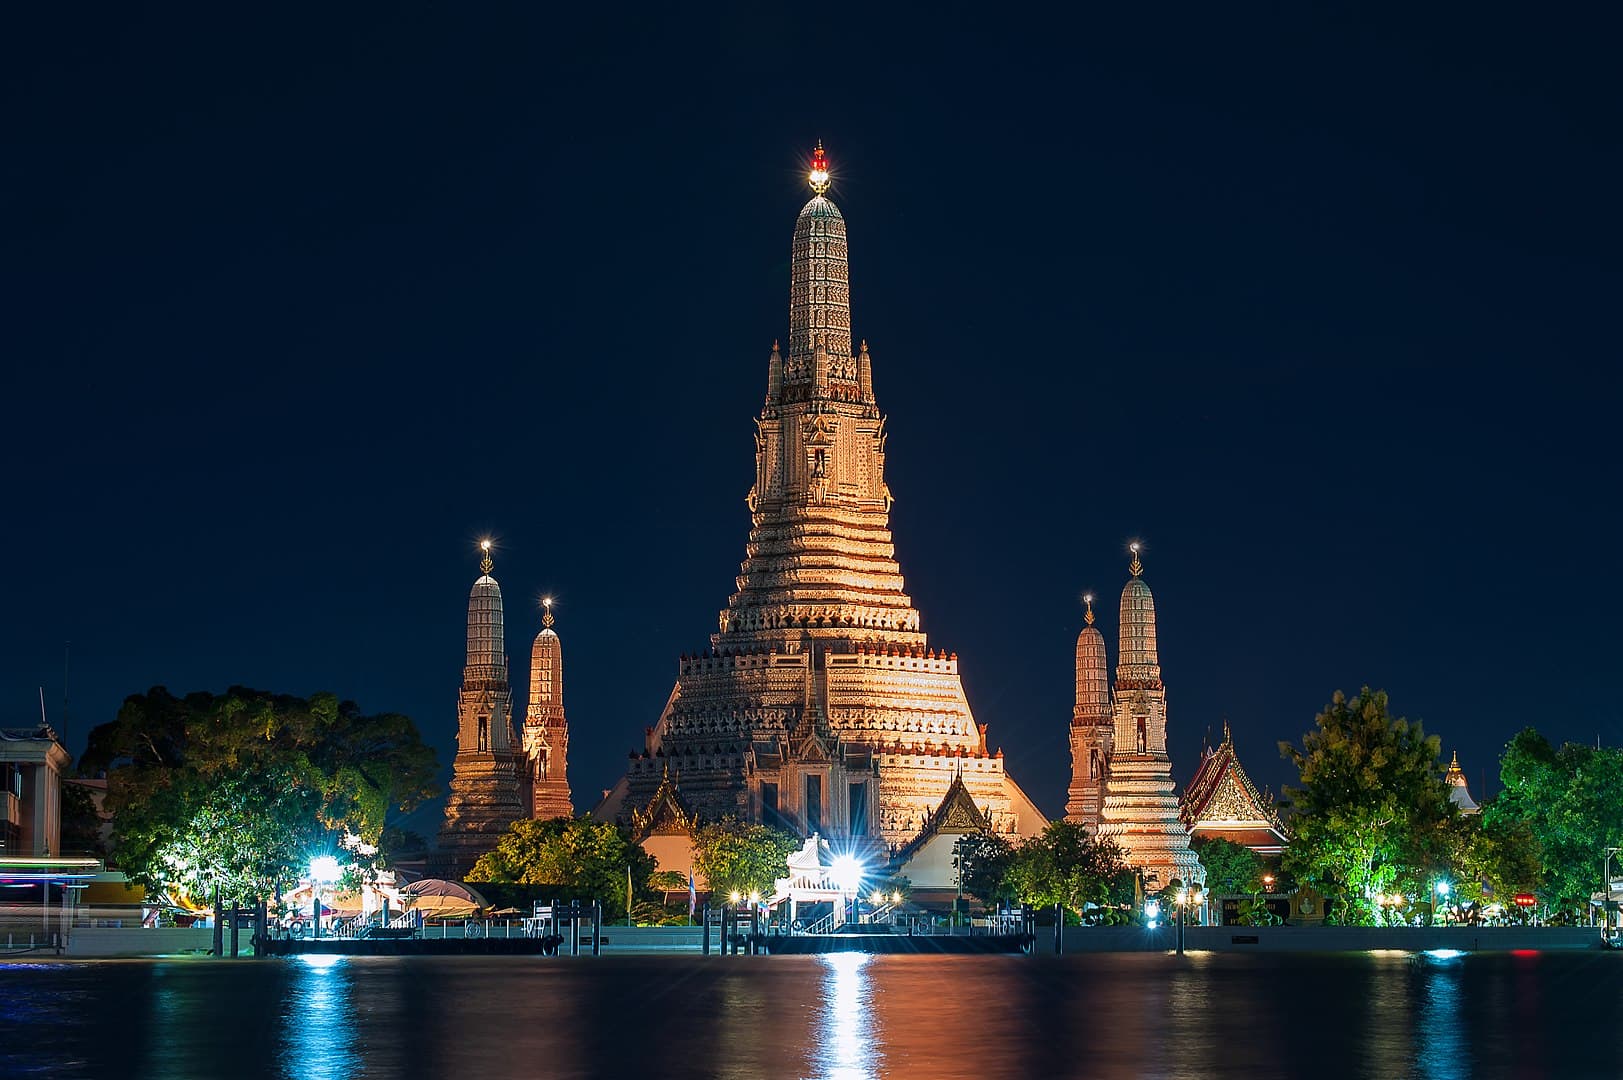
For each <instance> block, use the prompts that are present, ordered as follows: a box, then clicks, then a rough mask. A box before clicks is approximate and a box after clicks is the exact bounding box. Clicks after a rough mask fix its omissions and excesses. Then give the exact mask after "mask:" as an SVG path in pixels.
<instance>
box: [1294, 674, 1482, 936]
mask: <svg viewBox="0 0 1623 1080" xmlns="http://www.w3.org/2000/svg"><path fill="white" fill-rule="evenodd" d="M1279 749H1280V753H1281V754H1282V755H1283V756H1284V757H1286V758H1287V759H1289V760H1290V761H1291V762H1292V763H1293V764H1294V765H1295V766H1296V768H1297V770H1298V772H1299V774H1300V776H1301V786H1300V787H1295V788H1286V789H1285V793H1284V794H1285V797H1286V800H1287V801H1288V803H1289V804H1290V806H1291V807H1292V808H1293V809H1294V810H1295V815H1294V816H1293V817H1292V819H1291V828H1292V832H1293V834H1294V835H1293V838H1292V840H1291V845H1290V847H1289V848H1288V849H1287V850H1286V853H1285V861H1284V865H1285V869H1286V870H1288V871H1290V872H1291V873H1293V874H1295V875H1296V876H1297V877H1298V878H1300V879H1301V880H1303V881H1307V882H1313V883H1316V884H1319V885H1320V886H1321V887H1323V888H1324V890H1325V892H1326V893H1339V894H1341V897H1342V901H1343V903H1344V904H1345V906H1346V910H1345V911H1344V913H1343V918H1344V919H1345V920H1346V921H1348V922H1371V921H1374V920H1375V919H1376V918H1377V908H1376V905H1375V903H1374V898H1375V897H1376V896H1377V895H1378V894H1380V893H1388V892H1395V891H1404V892H1407V893H1409V894H1411V895H1418V894H1421V893H1423V892H1424V891H1425V889H1426V888H1427V887H1428V886H1427V883H1428V880H1429V876H1430V875H1431V874H1433V873H1435V872H1436V871H1437V870H1439V869H1440V868H1442V867H1443V866H1445V865H1446V863H1447V859H1448V855H1449V851H1450V847H1451V843H1450V837H1449V830H1450V828H1451V826H1452V825H1453V823H1454V821H1455V820H1456V818H1457V817H1458V811H1457V810H1456V808H1455V806H1454V804H1453V803H1451V802H1450V801H1449V799H1448V788H1447V785H1446V784H1445V783H1444V782H1443V771H1444V770H1443V766H1442V763H1441V761H1440V760H1439V756H1438V755H1439V752H1440V750H1441V746H1440V744H1439V742H1438V740H1437V737H1436V736H1428V735H1426V733H1425V731H1424V730H1423V728H1422V727H1421V725H1420V723H1419V721H1413V722H1411V721H1409V720H1406V719H1404V718H1402V717H1393V716H1391V715H1390V714H1389V713H1388V711H1387V698H1386V694H1385V692H1383V691H1371V690H1370V689H1369V688H1368V687H1365V688H1364V689H1363V691H1362V692H1361V693H1360V694H1359V695H1358V696H1357V697H1354V698H1352V699H1350V700H1349V699H1348V698H1347V696H1346V695H1345V694H1343V693H1342V692H1341V691H1339V690H1338V691H1336V694H1335V697H1334V698H1333V699H1332V700H1331V702H1330V704H1329V705H1328V706H1326V707H1325V709H1324V711H1323V712H1321V713H1320V714H1319V715H1318V718H1317V729H1316V730H1314V731H1310V732H1308V733H1307V734H1306V735H1305V736H1303V738H1302V747H1301V749H1297V748H1296V747H1295V746H1293V745H1291V744H1290V743H1288V742H1282V743H1280V744H1279Z"/></svg>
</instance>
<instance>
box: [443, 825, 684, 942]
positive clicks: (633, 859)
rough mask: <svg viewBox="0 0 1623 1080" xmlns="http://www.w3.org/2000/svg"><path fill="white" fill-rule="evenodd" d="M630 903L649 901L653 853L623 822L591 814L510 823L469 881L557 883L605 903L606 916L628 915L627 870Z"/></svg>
mask: <svg viewBox="0 0 1623 1080" xmlns="http://www.w3.org/2000/svg"><path fill="white" fill-rule="evenodd" d="M628 868H629V869H630V871H631V881H632V884H633V886H634V888H633V897H632V903H633V906H635V904H636V901H637V900H638V899H643V900H647V899H651V898H652V896H653V894H652V891H651V890H650V889H649V887H648V880H649V878H650V877H651V876H652V875H653V873H654V871H655V869H656V868H657V863H656V861H655V859H654V857H653V856H652V855H650V854H648V853H647V852H646V851H644V850H643V849H642V845H641V844H638V843H636V842H634V841H633V840H632V839H631V834H630V832H629V831H628V830H627V829H625V828H623V827H620V826H617V825H610V824H608V823H606V822H600V821H593V820H591V819H590V818H565V817H558V818H547V819H545V820H535V819H531V818H525V819H523V820H521V821H515V822H514V823H513V824H512V825H509V826H508V828H507V831H506V832H504V833H502V835H501V839H500V840H498V841H497V842H496V847H495V848H494V849H493V850H491V851H487V852H486V853H485V854H483V855H481V856H479V861H478V862H476V863H474V864H473V869H472V870H470V871H469V872H468V874H467V877H466V878H465V880H467V881H470V882H474V883H475V884H478V883H481V882H494V883H496V884H498V885H510V884H520V885H553V886H557V887H558V888H559V889H561V890H568V891H569V892H570V893H571V894H572V895H575V896H589V897H591V898H594V899H596V900H597V901H598V902H599V903H601V904H602V905H603V917H604V918H605V919H610V920H614V919H623V918H625V915H626V870H627V869H628Z"/></svg>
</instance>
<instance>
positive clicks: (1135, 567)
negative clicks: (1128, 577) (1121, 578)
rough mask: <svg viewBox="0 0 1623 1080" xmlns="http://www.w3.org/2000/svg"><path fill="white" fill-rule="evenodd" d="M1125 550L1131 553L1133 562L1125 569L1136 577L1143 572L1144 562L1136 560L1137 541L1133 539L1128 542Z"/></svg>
mask: <svg viewBox="0 0 1623 1080" xmlns="http://www.w3.org/2000/svg"><path fill="white" fill-rule="evenodd" d="M1127 550H1128V551H1131V552H1132V553H1133V563H1132V565H1131V566H1129V567H1128V568H1127V569H1129V570H1131V571H1132V572H1133V576H1134V577H1138V576H1140V575H1141V574H1143V573H1144V564H1143V563H1141V562H1139V561H1138V541H1137V540H1134V541H1133V542H1132V543H1131V544H1128V545H1127Z"/></svg>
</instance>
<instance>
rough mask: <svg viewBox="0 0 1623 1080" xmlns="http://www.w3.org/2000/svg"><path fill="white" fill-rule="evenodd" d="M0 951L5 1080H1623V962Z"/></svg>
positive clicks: (1617, 958) (1478, 957)
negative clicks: (146, 956)
mask: <svg viewBox="0 0 1623 1080" xmlns="http://www.w3.org/2000/svg"><path fill="white" fill-rule="evenodd" d="M323 959H325V960H326V961H327V962H325V963H316V962H312V961H310V960H266V961H251V960H243V961H237V962H234V963H233V962H221V961H210V960H205V959H186V960H174V961H162V960H126V961H103V962H91V961H82V962H77V963H37V964H36V963H0V1077H7V1078H11V1077H22V1076H50V1077H81V1076H90V1077H120V1078H124V1077H243V1076H250V1077H251V1076H280V1077H297V1078H300V1080H323V1078H327V1077H351V1076H368V1077H394V1076H400V1077H406V1076H410V1077H423V1078H439V1077H465V1078H477V1080H487V1078H491V1077H504V1076H536V1077H575V1076H623V1077H664V1076H670V1077H757V1076H759V1077H842V1078H845V1077H849V1078H861V1077H930V1078H935V1077H942V1078H950V1077H975V1078H986V1077H1004V1076H1009V1077H1063V1076H1078V1077H1082V1076H1086V1077H1116V1076H1121V1077H1137V1076H1168V1077H1200V1078H1212V1077H1226V1076H1244V1077H1247V1078H1248V1080H1255V1078H1258V1077H1267V1076H1311V1077H1314V1078H1325V1077H1354V1076H1356V1077H1382V1078H1386V1077H1403V1076H1418V1077H1430V1078H1449V1077H1467V1076H1507V1077H1529V1078H1536V1077H1587V1076H1595V1077H1602V1076H1606V1077H1615V1076H1620V1075H1623V954H1618V953H1611V954H1606V953H1598V952H1594V953H1543V954H1536V953H1525V954H1522V953H1497V954H1495V953H1489V954H1472V955H1467V956H1456V957H1451V958H1448V957H1434V956H1429V955H1426V954H1420V955H1413V954H1408V953H1390V954H1371V953H1363V954H1342V955H1290V954H1287V955H1278V954H1275V955H1256V954H1253V955H1232V954H1216V953H1203V954H1194V955H1190V956H1188V957H1185V958H1177V957H1173V956H1169V955H1164V954H1143V953H1136V954H1095V955H1075V956H1068V957H1018V956H1016V957H970V956H960V957H941V956H933V957H925V956H877V957H865V956H859V955H854V954H843V955H833V956H822V957H812V956H807V957H798V956H775V957H756V958H750V957H738V958H732V957H728V958H721V957H711V958H709V959H704V958H700V957H681V958H676V957H647V958H642V957H604V958H601V959H598V960H590V959H585V958H582V959H579V960H569V959H546V958H531V957H491V958H473V957H468V958H426V957H425V958H410V959H406V958H356V959H339V960H333V959H331V958H323Z"/></svg>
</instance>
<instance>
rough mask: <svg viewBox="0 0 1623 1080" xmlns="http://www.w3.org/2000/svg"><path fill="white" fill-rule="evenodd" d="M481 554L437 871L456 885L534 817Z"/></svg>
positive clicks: (498, 622)
mask: <svg viewBox="0 0 1623 1080" xmlns="http://www.w3.org/2000/svg"><path fill="white" fill-rule="evenodd" d="M482 547H483V549H484V559H483V560H482V561H481V562H480V564H479V569H480V576H479V579H478V580H477V581H475V582H474V583H473V590H472V592H470V593H469V594H468V654H467V664H466V666H465V667H464V668H463V669H462V691H461V693H460V694H458V696H457V730H456V756H455V757H454V758H453V759H452V760H451V795H450V798H449V799H447V800H446V803H445V821H444V823H443V824H442V825H441V826H440V835H439V850H438V853H437V856H436V859H435V864H434V865H435V872H436V874H438V875H439V876H441V877H449V878H453V879H455V880H461V879H462V877H463V875H465V874H467V872H468V871H469V870H471V869H473V864H474V863H475V862H477V861H478V859H479V856H480V855H483V854H484V853H485V852H487V851H489V850H491V849H492V848H494V847H495V846H496V841H497V840H498V839H499V838H500V836H501V834H502V833H503V832H505V831H506V830H507V827H508V826H509V825H511V824H512V823H513V822H515V821H517V820H518V819H520V818H525V817H529V816H530V808H529V807H528V806H526V805H524V803H523V802H522V801H521V798H520V793H521V785H522V778H523V775H524V774H525V772H526V769H525V767H524V764H523V763H522V762H521V760H520V759H521V756H522V755H521V752H520V747H519V744H518V740H517V739H515V738H514V736H513V720H512V692H511V689H510V687H509V685H508V681H507V645H506V636H505V631H504V627H503V616H502V590H501V586H500V585H498V584H497V583H496V579H495V578H493V577H491V576H490V571H491V570H492V569H493V568H494V567H493V564H492V563H491V559H490V541H489V540H486V541H484V543H483V544H482Z"/></svg>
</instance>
